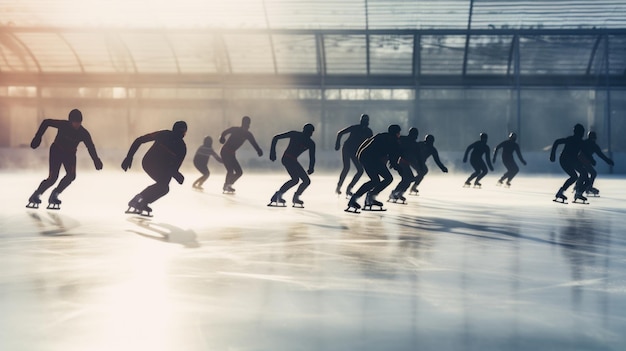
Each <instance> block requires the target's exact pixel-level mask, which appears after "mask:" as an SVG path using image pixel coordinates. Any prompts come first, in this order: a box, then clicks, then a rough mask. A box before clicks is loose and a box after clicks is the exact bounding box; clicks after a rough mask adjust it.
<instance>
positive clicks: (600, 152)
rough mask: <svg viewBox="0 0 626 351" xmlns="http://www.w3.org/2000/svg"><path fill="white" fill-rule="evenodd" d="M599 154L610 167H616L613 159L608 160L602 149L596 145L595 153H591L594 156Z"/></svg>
mask: <svg viewBox="0 0 626 351" xmlns="http://www.w3.org/2000/svg"><path fill="white" fill-rule="evenodd" d="M594 153H595V154H597V155H598V156H599V157H600V158H601V159H603V160H604V162H606V163H608V164H609V165H611V166H613V165H615V163H614V162H613V160H612V159H610V158H608V157H607V156H606V155H605V154H604V153H603V152H602V149H600V147H599V146H598V144H595V145H594V147H593V152H592V153H591V154H592V155H593V154H594Z"/></svg>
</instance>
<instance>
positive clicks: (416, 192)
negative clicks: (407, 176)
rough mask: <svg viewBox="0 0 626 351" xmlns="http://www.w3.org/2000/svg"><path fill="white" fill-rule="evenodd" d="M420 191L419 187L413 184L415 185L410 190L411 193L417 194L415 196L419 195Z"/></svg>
mask: <svg viewBox="0 0 626 351" xmlns="http://www.w3.org/2000/svg"><path fill="white" fill-rule="evenodd" d="M419 192H420V191H419V190H417V187H416V186H413V187H411V190H410V191H409V195H415V196H417V195H419Z"/></svg>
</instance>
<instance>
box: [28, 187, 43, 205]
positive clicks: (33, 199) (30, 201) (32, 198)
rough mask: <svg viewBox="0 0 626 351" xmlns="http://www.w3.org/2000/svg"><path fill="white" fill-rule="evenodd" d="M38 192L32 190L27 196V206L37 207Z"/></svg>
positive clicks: (39, 201)
mask: <svg viewBox="0 0 626 351" xmlns="http://www.w3.org/2000/svg"><path fill="white" fill-rule="evenodd" d="M39 196H40V194H39V193H38V192H36V191H35V192H34V193H33V194H32V195H31V196H30V197H29V198H28V205H26V207H27V208H39V204H40V203H41V199H40V198H39Z"/></svg>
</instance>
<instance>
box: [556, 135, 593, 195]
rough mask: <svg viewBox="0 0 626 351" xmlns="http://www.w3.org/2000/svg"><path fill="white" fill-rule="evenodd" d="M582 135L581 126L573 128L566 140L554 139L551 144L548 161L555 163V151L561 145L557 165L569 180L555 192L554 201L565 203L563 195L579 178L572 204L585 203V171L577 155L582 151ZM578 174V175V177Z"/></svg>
mask: <svg viewBox="0 0 626 351" xmlns="http://www.w3.org/2000/svg"><path fill="white" fill-rule="evenodd" d="M583 134H585V128H584V127H583V126H582V125H581V124H576V125H575V126H574V134H573V135H570V136H568V137H566V138H560V139H556V140H555V141H554V144H552V150H551V151H550V161H551V162H554V161H555V154H556V149H557V147H558V146H559V145H561V144H563V145H564V146H563V151H561V155H560V156H559V163H560V165H561V168H563V171H565V173H567V175H569V178H567V179H566V180H565V182H564V183H563V186H561V188H560V189H559V191H557V193H556V195H555V199H554V200H555V201H557V200H558V201H560V202H563V203H565V201H566V200H567V197H566V196H565V195H564V194H563V193H564V192H565V191H566V190H567V189H568V188H569V187H570V185H572V184H574V183H576V181H577V180H578V178H579V177H582V179H581V180H580V181H579V183H578V184H579V185H578V186H577V187H576V188H577V189H576V193H575V195H574V202H576V200H582V201H583V203H584V202H585V201H587V198H586V197H584V196H583V195H582V193H583V191H584V190H585V189H586V187H587V179H588V177H587V171H585V169H584V167H583V164H582V162H580V159H579V158H578V154H579V153H580V151H581V149H582V143H583ZM579 174H580V175H579Z"/></svg>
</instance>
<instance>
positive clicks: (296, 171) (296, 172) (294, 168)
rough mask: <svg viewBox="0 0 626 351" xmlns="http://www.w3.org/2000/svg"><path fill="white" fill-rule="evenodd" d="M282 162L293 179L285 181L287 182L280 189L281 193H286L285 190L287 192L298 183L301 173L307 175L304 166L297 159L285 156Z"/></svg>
mask: <svg viewBox="0 0 626 351" xmlns="http://www.w3.org/2000/svg"><path fill="white" fill-rule="evenodd" d="M282 163H283V166H285V169H286V170H287V173H289V176H291V179H289V180H288V181H287V182H285V184H283V186H281V187H280V189H279V190H278V191H279V192H280V193H282V194H284V193H285V192H287V190H289V189H291V188H293V187H294V186H295V185H296V184H298V181H300V175H301V174H302V173H304V174H305V175H306V172H305V171H304V168H302V166H301V165H300V163H298V161H297V160H295V159H292V158H288V157H283V159H282Z"/></svg>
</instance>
